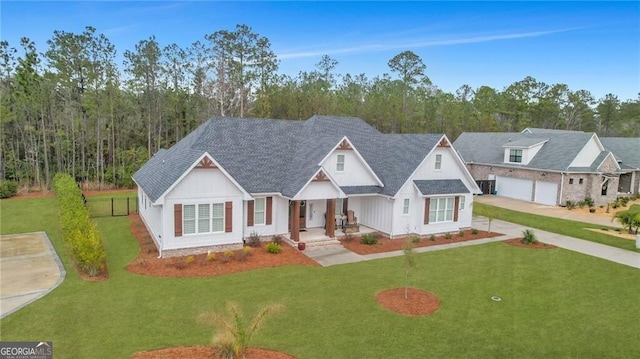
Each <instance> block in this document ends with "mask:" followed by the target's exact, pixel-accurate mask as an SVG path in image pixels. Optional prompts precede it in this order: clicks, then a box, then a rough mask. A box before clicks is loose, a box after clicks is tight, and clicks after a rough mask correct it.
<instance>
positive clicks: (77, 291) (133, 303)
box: [0, 199, 640, 359]
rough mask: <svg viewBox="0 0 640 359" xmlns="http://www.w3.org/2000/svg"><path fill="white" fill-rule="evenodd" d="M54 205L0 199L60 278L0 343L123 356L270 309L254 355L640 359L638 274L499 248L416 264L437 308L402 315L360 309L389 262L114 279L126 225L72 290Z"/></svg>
mask: <svg viewBox="0 0 640 359" xmlns="http://www.w3.org/2000/svg"><path fill="white" fill-rule="evenodd" d="M54 203H55V199H38V200H21V201H3V202H0V206H1V211H2V212H1V217H2V223H1V227H0V229H1V231H2V233H18V232H28V231H36V230H46V231H47V233H48V234H49V236H50V238H51V239H52V241H53V242H54V245H55V246H56V249H57V251H58V253H59V254H60V256H61V257H62V258H63V260H64V262H65V265H66V267H67V270H68V273H69V274H68V276H67V279H66V280H65V281H64V283H63V284H62V285H61V286H60V287H58V288H57V289H56V290H54V291H53V292H52V293H50V294H49V295H47V296H45V297H44V298H42V299H40V300H38V301H37V302H35V303H33V304H31V305H29V306H28V307H26V308H24V309H22V310H20V311H18V312H17V313H14V314H12V315H10V316H9V317H7V318H5V319H3V320H2V321H1V322H0V325H1V329H2V332H1V336H2V337H1V340H3V341H18V340H34V341H35V340H38V341H39V340H52V341H53V343H54V352H55V357H56V358H109V359H111V358H129V357H130V356H131V354H132V353H133V352H136V351H140V350H148V349H154V348H162V347H169V346H179V345H205V344H207V343H209V341H210V339H211V334H212V333H211V329H210V328H209V327H207V326H204V325H201V324H196V321H195V318H196V316H197V314H198V313H201V312H203V311H209V310H212V309H221V308H222V307H223V303H224V302H225V301H226V300H235V301H237V302H239V303H240V305H241V307H243V308H245V310H246V311H247V312H251V313H252V312H253V311H254V310H255V309H257V308H258V307H259V306H261V305H264V304H268V303H273V302H279V303H282V304H284V305H285V306H286V310H285V311H284V312H283V313H282V314H279V315H276V316H274V317H272V318H269V319H268V320H267V322H266V325H265V327H264V328H263V331H261V332H259V333H258V335H257V336H256V337H255V342H254V345H256V346H261V347H266V348H271V349H275V350H281V351H285V352H287V353H290V354H292V355H295V356H297V357H298V358H301V359H303V358H429V357H432V358H465V357H466V358H515V357H517V358H527V357H528V358H557V357H574V358H603V357H620V358H633V357H640V346H638V343H637V333H638V332H640V321H638V320H637V319H638V318H640V306H639V305H638V303H637V294H638V293H640V271H638V270H637V269H634V268H630V267H626V266H623V265H618V264H615V263H611V262H607V261H604V260H600V259H597V258H593V257H589V256H584V255H581V254H576V253H573V252H569V251H565V250H562V249H553V250H532V249H527V248H519V247H512V246H509V245H506V244H504V243H492V244H487V245H480V246H473V247H464V248H459V249H451V250H446V251H437V252H430V253H423V254H417V255H416V259H417V267H416V268H415V269H414V270H413V272H412V273H411V283H412V285H413V286H415V287H417V288H421V289H424V290H428V291H430V292H432V293H434V294H436V295H437V296H438V297H439V298H440V300H441V307H440V309H439V310H438V311H437V312H436V313H434V314H432V315H430V316H428V317H405V316H402V315H398V314H394V313H392V312H389V311H387V310H385V309H382V308H381V307H379V306H378V305H377V303H376V301H375V299H374V295H375V293H376V291H379V290H382V289H387V288H392V287H399V286H402V284H403V270H402V258H401V257H396V258H389V259H382V260H375V261H368V262H362V263H356V264H350V265H342V266H335V267H328V268H318V267H279V268H269V269H262V270H256V271H251V272H246V273H239V274H232V275H227V276H223V277H213V278H182V279H173V278H153V277H144V276H140V275H134V274H130V273H128V272H127V271H126V270H125V269H124V267H125V266H126V264H128V263H129V262H130V261H131V260H133V259H134V258H135V256H136V254H137V250H138V248H137V245H136V241H135V239H134V238H132V236H131V235H130V234H129V232H128V229H129V221H128V219H127V218H103V219H100V220H99V225H100V228H101V230H102V232H103V233H104V234H105V240H106V248H107V253H108V266H109V272H110V276H111V277H110V279H109V280H108V281H106V282H100V283H89V282H84V281H82V280H80V279H79V278H78V276H77V275H76V274H75V272H74V271H73V270H72V269H70V267H69V263H68V261H67V259H66V258H67V255H66V253H65V250H64V246H63V244H62V242H61V238H60V232H59V229H58V227H57V224H56V223H57V217H56V210H55V206H54V205H53V204H54ZM476 205H478V204H475V205H474V206H476ZM34 213H37V216H34V215H33V214H34ZM492 295H499V296H501V297H502V298H503V301H502V302H493V301H491V299H490V297H491V296H492Z"/></svg>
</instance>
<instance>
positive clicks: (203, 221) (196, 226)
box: [182, 203, 224, 234]
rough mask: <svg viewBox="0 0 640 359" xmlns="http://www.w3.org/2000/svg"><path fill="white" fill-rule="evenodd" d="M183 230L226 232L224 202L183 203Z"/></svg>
mask: <svg viewBox="0 0 640 359" xmlns="http://www.w3.org/2000/svg"><path fill="white" fill-rule="evenodd" d="M182 231H183V233H184V234H196V233H212V232H213V233H215V232H224V203H213V204H209V203H200V204H197V205H196V204H185V205H183V206H182Z"/></svg>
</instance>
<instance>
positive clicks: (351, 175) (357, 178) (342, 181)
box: [321, 150, 379, 186]
mask: <svg viewBox="0 0 640 359" xmlns="http://www.w3.org/2000/svg"><path fill="white" fill-rule="evenodd" d="M338 155H344V171H343V172H338V171H337V170H336V163H337V162H338ZM321 166H322V168H323V169H324V171H325V172H326V173H327V174H328V175H329V176H331V178H333V179H334V180H335V181H336V183H338V185H339V186H366V185H376V186H377V185H379V183H378V182H377V181H376V179H375V177H374V176H373V174H372V173H371V171H369V169H367V167H366V166H365V164H364V162H363V161H361V160H360V158H358V156H357V154H356V152H355V151H353V150H335V151H333V153H331V154H330V155H329V156H328V157H327V159H326V160H325V161H324V162H323V163H321Z"/></svg>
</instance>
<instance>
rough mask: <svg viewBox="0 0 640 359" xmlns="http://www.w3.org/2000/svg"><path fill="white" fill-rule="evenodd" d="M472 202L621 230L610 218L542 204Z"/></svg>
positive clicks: (506, 200)
mask: <svg viewBox="0 0 640 359" xmlns="http://www.w3.org/2000/svg"><path fill="white" fill-rule="evenodd" d="M474 201H476V202H478V203H484V204H490V205H492V206H496V207H502V208H506V209H510V210H514V211H518V212H525V213H531V214H538V215H541V216H547V217H554V218H561V219H567V220H571V221H578V222H585V223H593V224H597V225H601V226H607V227H616V228H622V226H621V225H620V223H618V221H615V220H613V221H612V220H611V218H610V217H603V216H599V215H595V214H588V213H578V212H575V211H569V210H568V209H566V208H563V207H559V206H547V205H544V204H539V203H533V202H527V201H521V200H518V199H511V198H507V197H501V196H493V195H483V196H476V197H475V198H474Z"/></svg>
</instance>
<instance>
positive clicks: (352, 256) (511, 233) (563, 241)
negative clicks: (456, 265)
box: [304, 217, 640, 268]
mask: <svg viewBox="0 0 640 359" xmlns="http://www.w3.org/2000/svg"><path fill="white" fill-rule="evenodd" d="M472 226H473V228H478V229H481V230H487V229H489V220H488V219H487V218H484V217H474V218H473V224H472ZM525 229H528V227H525V226H521V225H518V224H513V223H509V222H505V221H499V220H493V221H491V231H492V232H498V233H503V234H504V235H503V236H500V237H493V238H485V239H478V240H474V241H466V242H458V243H448V244H441V245H437V246H429V247H420V248H416V252H418V253H424V252H433V251H439V250H445V249H451V248H459V247H467V246H474V245H480V244H485V243H491V242H499V241H504V240H507V239H511V238H517V237H522V231H524V230H525ZM534 232H535V234H536V237H537V238H538V240H539V241H541V242H544V243H548V244H553V245H555V246H557V247H560V248H564V249H568V250H570V251H574V252H578V253H582V254H586V255H590V256H593V257H598V258H601V259H605V260H609V261H612V262H615V263H620V264H624V265H627V266H630V267H634V268H640V253H636V252H631V251H627V250H624V249H620V248H615V247H610V246H606V245H604V244H599V243H594V242H590V241H585V240H582V239H578V238H573V237H567V236H563V235H560V234H556V233H551V232H546V231H542V230H539V229H534ZM304 253H305V254H306V255H307V256H309V257H310V258H312V259H313V260H315V261H316V262H318V263H319V264H320V265H322V266H323V267H328V266H333V265H338V264H347V263H355V262H362V261H367V260H374V259H380V258H390V257H397V256H401V255H402V254H403V252H402V251H401V250H399V251H392V252H384V253H375V254H367V255H360V254H356V253H353V252H351V251H349V250H348V249H346V248H344V247H342V246H331V247H328V248H318V249H313V250H307V251H304Z"/></svg>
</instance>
